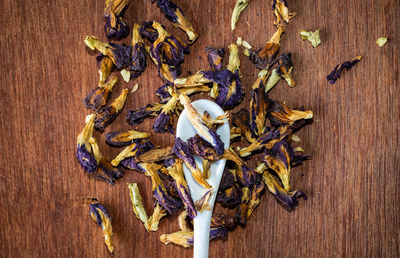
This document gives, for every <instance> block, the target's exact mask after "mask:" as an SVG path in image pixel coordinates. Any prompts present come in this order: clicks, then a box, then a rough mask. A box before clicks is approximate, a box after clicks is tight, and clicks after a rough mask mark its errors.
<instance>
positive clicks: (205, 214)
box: [176, 99, 230, 258]
mask: <svg viewBox="0 0 400 258" xmlns="http://www.w3.org/2000/svg"><path fill="white" fill-rule="evenodd" d="M192 105H193V107H194V108H195V109H196V110H197V111H198V112H199V114H200V115H203V113H204V111H207V112H208V113H209V114H210V115H211V118H213V119H215V118H216V117H218V116H221V115H223V114H224V111H223V110H222V108H221V107H220V106H219V105H218V104H216V103H214V102H212V101H210V100H207V99H200V100H196V101H194V102H192ZM217 134H218V135H219V136H220V137H221V140H222V142H223V143H224V148H225V149H227V148H229V143H230V129H229V123H228V119H226V121H225V122H224V124H223V125H222V126H220V127H219V128H218V129H217ZM195 135H196V130H195V128H194V127H193V125H192V124H191V123H190V121H189V120H188V118H187V110H186V109H185V110H183V111H182V113H181V115H180V116H179V119H178V124H177V130H176V137H179V138H181V139H182V140H183V141H187V139H189V138H190V137H192V136H195ZM195 159H196V163H197V166H198V167H199V168H200V169H201V170H202V169H203V165H202V161H201V159H200V158H199V157H197V156H195ZM225 163H226V160H218V161H215V162H213V163H212V164H211V167H210V176H209V178H208V179H207V182H208V183H209V184H210V185H211V187H212V189H213V190H212V194H211V197H210V199H209V202H208V205H209V206H210V208H211V209H210V210H203V211H202V212H197V216H196V217H195V218H194V219H193V227H194V249H193V257H195V258H206V257H208V249H209V241H210V222H211V216H212V211H213V208H214V203H215V198H216V196H217V192H218V187H219V183H220V181H221V177H222V174H223V172H224V168H225ZM183 171H184V174H185V178H186V181H187V184H188V186H189V190H190V195H191V196H192V199H193V201H194V202H196V201H197V200H198V199H200V198H201V197H202V196H203V195H204V194H205V193H206V191H207V190H208V189H205V188H204V187H202V186H201V185H199V184H198V183H197V182H196V181H195V180H194V178H193V176H192V173H191V172H190V170H189V168H188V167H187V166H186V165H185V164H184V166H183Z"/></svg>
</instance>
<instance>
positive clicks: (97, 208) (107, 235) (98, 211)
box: [89, 203, 114, 253]
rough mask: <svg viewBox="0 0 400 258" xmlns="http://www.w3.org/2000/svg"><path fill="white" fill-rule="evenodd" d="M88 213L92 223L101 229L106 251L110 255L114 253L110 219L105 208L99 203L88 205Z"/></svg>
mask: <svg viewBox="0 0 400 258" xmlns="http://www.w3.org/2000/svg"><path fill="white" fill-rule="evenodd" d="M89 209H90V210H89V213H90V216H91V217H92V219H93V220H94V222H96V223H97V225H99V226H100V227H101V228H102V229H103V234H104V240H105V243H106V245H107V248H108V251H109V252H110V253H112V252H113V251H114V246H113V243H112V239H111V237H112V235H113V232H112V226H111V217H110V215H109V214H108V212H107V209H106V207H104V206H103V205H101V204H100V203H94V204H89Z"/></svg>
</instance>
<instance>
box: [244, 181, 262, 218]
mask: <svg viewBox="0 0 400 258" xmlns="http://www.w3.org/2000/svg"><path fill="white" fill-rule="evenodd" d="M264 192H265V184H264V183H263V181H262V180H261V178H260V179H258V180H257V182H256V183H255V184H254V186H253V189H252V190H251V194H250V195H251V196H250V200H249V202H248V210H247V218H250V216H251V214H252V213H253V211H254V210H255V209H256V208H257V206H258V204H260V200H261V199H260V198H261V196H262V195H263V194H264Z"/></svg>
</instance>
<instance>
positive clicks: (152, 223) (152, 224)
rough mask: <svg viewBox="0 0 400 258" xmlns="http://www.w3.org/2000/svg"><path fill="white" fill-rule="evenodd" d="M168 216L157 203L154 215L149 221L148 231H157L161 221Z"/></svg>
mask: <svg viewBox="0 0 400 258" xmlns="http://www.w3.org/2000/svg"><path fill="white" fill-rule="evenodd" d="M166 215H167V212H166V211H165V210H164V209H163V208H162V207H161V206H160V205H159V204H158V203H157V204H156V205H155V206H154V211H153V215H151V216H150V218H149V220H148V221H147V231H157V230H158V224H159V223H160V220H161V219H162V218H163V217H164V216H166Z"/></svg>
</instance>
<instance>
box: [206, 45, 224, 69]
mask: <svg viewBox="0 0 400 258" xmlns="http://www.w3.org/2000/svg"><path fill="white" fill-rule="evenodd" d="M206 55H207V60H208V63H209V64H210V66H211V68H212V69H214V70H221V69H222V62H223V60H224V56H225V49H224V48H212V47H206Z"/></svg>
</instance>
